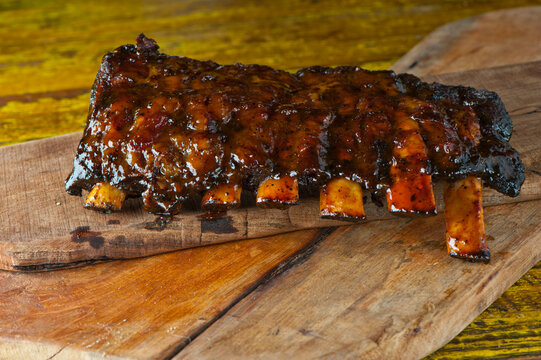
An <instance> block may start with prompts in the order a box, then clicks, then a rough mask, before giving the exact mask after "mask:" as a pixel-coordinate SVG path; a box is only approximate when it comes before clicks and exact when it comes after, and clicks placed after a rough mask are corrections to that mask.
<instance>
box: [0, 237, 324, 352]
mask: <svg viewBox="0 0 541 360" xmlns="http://www.w3.org/2000/svg"><path fill="white" fill-rule="evenodd" d="M322 235H323V233H320V232H319V231H318V230H312V231H307V232H303V233H301V234H299V233H296V234H288V235H282V236H280V237H269V238H266V239H263V240H261V241H260V242H255V241H251V242H250V241H244V242H238V243H237V244H231V245H230V246H227V247H224V246H222V245H216V246H212V247H205V248H199V249H193V250H186V251H182V252H175V253H170V254H165V255H159V256H154V257H148V258H145V259H141V260H137V261H115V262H108V263H104V264H100V265H95V266H87V267H85V268H82V269H77V270H59V271H53V272H41V273H30V274H21V273H13V272H6V271H3V272H0V314H1V315H0V344H1V345H0V359H39V358H41V359H48V358H49V357H51V356H52V355H54V354H55V353H57V352H59V351H61V353H62V356H57V358H65V359H81V358H83V359H86V358H91V357H92V356H94V357H100V358H101V356H106V357H112V356H119V357H121V358H122V359H151V358H152V359H162V358H164V357H166V356H168V355H172V354H175V353H176V351H177V348H178V347H179V346H180V345H182V344H183V343H185V342H188V341H189V339H190V338H191V337H193V336H194V335H196V334H197V333H199V332H200V331H202V330H204V328H205V327H206V326H208V325H209V324H210V323H211V322H212V321H213V320H214V319H215V318H216V317H217V316H219V314H220V313H221V312H223V311H226V310H227V309H228V307H230V306H231V305H232V304H234V303H235V301H237V300H238V299H239V298H242V297H243V296H245V295H246V294H248V293H249V292H250V290H251V289H253V288H254V287H255V286H256V285H257V284H258V283H259V282H260V281H261V280H264V279H265V276H270V275H271V274H272V272H273V271H274V272H279V271H280V268H281V267H282V268H283V267H287V266H288V265H287V263H288V261H293V259H295V254H297V253H299V252H300V251H302V250H303V249H306V247H307V246H310V245H311V244H313V242H314V241H315V242H317V238H318V236H322ZM261 242H264V243H265V247H266V248H267V249H268V250H270V251H268V252H265V251H262V250H261V248H262V247H261ZM179 279H182V281H179ZM30 344H33V345H30ZM29 345H30V347H29ZM36 351H39V353H36ZM38 355H39V356H38Z"/></svg>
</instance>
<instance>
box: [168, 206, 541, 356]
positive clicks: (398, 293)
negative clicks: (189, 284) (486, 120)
mask: <svg viewBox="0 0 541 360" xmlns="http://www.w3.org/2000/svg"><path fill="white" fill-rule="evenodd" d="M540 207H541V201H530V202H524V203H520V204H508V205H502V206H497V207H492V208H489V209H487V211H486V219H487V233H488V234H492V236H494V240H492V241H490V247H491V249H492V252H493V254H494V257H493V260H492V261H491V263H490V264H489V265H481V264H472V263H468V262H463V261H461V262H456V261H454V259H450V258H448V257H447V254H446V251H445V249H444V248H443V247H442V242H441V236H440V231H439V229H441V228H442V227H444V221H443V216H442V215H441V214H440V215H438V216H437V217H435V218H426V219H419V220H414V221H411V220H406V219H400V220H393V221H386V222H382V223H371V224H366V225H363V229H362V231H359V227H356V226H352V227H343V228H340V229H339V230H338V231H336V232H335V233H333V234H332V235H331V236H330V237H329V238H328V239H326V240H325V241H324V242H322V243H321V245H320V246H319V247H318V250H317V251H316V252H315V253H314V255H312V257H310V258H309V259H308V260H307V261H306V262H304V263H303V264H301V265H299V266H298V267H297V268H296V269H295V271H289V272H287V273H284V274H283V275H281V276H279V277H278V278H275V279H274V280H273V281H272V282H271V283H270V284H268V286H263V287H260V288H259V289H257V290H256V291H255V292H254V293H253V294H252V295H251V296H249V297H247V298H245V299H243V300H242V301H241V302H240V303H239V304H237V305H236V306H234V307H233V308H232V309H231V310H230V311H229V312H228V313H227V314H225V315H224V316H223V317H222V318H221V319H220V320H218V321H217V322H216V323H214V324H213V325H212V326H211V327H210V328H209V329H207V331H205V332H204V333H203V334H201V335H200V336H199V337H197V338H196V339H195V340H194V341H193V342H192V343H190V344H189V345H188V346H187V347H186V348H185V349H184V350H183V351H181V352H180V354H179V355H178V356H177V357H176V358H175V359H192V358H196V359H216V358H224V357H227V358H229V359H233V358H252V357H259V358H286V357H289V358H320V357H324V358H340V359H342V358H349V359H354V358H362V359H416V358H419V357H421V356H424V355H427V354H428V353H430V352H432V351H433V350H435V349H437V348H439V347H440V346H442V345H444V344H445V343H446V342H448V341H449V340H451V339H452V338H453V337H454V336H455V335H456V334H457V333H458V332H459V331H460V330H462V328H463V327H464V326H465V325H467V324H468V323H470V322H471V321H472V320H473V319H474V318H475V317H476V316H477V315H478V314H479V313H480V312H481V311H483V310H484V309H485V308H486V307H487V306H488V305H489V304H490V303H491V302H492V301H494V300H495V299H496V297H498V296H499V295H500V294H501V293H502V292H503V291H504V290H505V289H506V288H507V287H508V286H510V285H511V284H512V283H513V282H515V281H516V279H518V278H519V277H520V276H521V275H522V274H523V273H524V272H525V271H527V270H528V269H529V268H530V267H532V266H533V265H534V264H535V263H536V262H537V261H538V260H539V259H541V249H540V248H539V246H538V242H539V241H540V240H541V222H540V221H539V218H538V214H539V209H540ZM291 294H295V295H294V298H295V301H291V297H292V295H291Z"/></svg>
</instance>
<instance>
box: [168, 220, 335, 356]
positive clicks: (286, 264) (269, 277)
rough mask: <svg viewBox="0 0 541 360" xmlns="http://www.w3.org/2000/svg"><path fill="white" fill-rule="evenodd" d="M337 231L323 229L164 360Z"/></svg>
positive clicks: (174, 349)
mask: <svg viewBox="0 0 541 360" xmlns="http://www.w3.org/2000/svg"><path fill="white" fill-rule="evenodd" d="M336 229H338V226H334V227H329V228H322V229H321V230H320V231H319V232H318V233H317V235H316V236H315V237H314V239H313V240H312V241H311V242H310V243H309V244H308V245H306V246H305V247H303V248H302V249H300V250H299V251H297V252H296V253H294V254H293V255H291V256H290V257H289V258H287V259H286V260H285V261H284V262H282V263H280V264H278V265H276V266H275V267H274V268H272V269H271V270H269V271H268V272H267V273H266V274H264V275H263V276H262V277H261V278H260V279H259V280H257V281H256V282H255V283H254V284H253V285H252V286H250V287H249V288H248V289H246V291H244V292H243V293H242V294H241V295H239V296H238V297H237V298H236V299H235V300H233V301H232V302H231V303H230V304H229V305H228V306H226V307H225V308H224V309H223V310H222V311H220V313H218V314H217V315H216V316H215V317H214V318H213V319H211V320H210V321H209V322H208V323H206V324H204V325H203V326H201V327H200V328H199V329H197V330H195V332H194V333H193V334H192V335H190V336H189V337H188V338H187V339H185V340H183V341H182V342H181V343H180V344H178V345H177V346H176V347H175V348H173V349H172V350H171V352H170V353H169V354H161V356H162V358H163V359H164V360H171V359H172V358H173V357H175V356H176V355H178V354H179V353H180V352H181V351H182V350H183V349H184V348H185V347H186V346H187V345H188V344H189V343H190V342H192V341H193V340H195V339H196V338H197V337H198V336H199V335H201V334H202V333H203V332H204V331H205V330H207V329H208V328H209V327H210V326H211V325H212V324H214V323H215V322H216V321H218V320H219V319H221V318H222V317H223V316H224V315H225V314H227V312H229V310H231V308H233V307H234V306H235V305H237V304H238V303H239V302H240V301H241V300H243V299H244V298H245V297H247V296H248V295H250V294H251V293H252V292H254V291H255V290H257V289H258V288H260V287H263V286H265V285H266V284H267V283H269V282H270V281H272V280H273V279H275V278H276V277H277V276H279V275H281V274H282V273H284V272H285V271H287V270H289V269H291V268H293V267H294V266H297V265H300V264H302V263H303V262H304V261H306V260H307V259H308V258H310V256H311V255H312V254H313V253H314V251H315V249H316V248H317V247H318V245H319V244H320V243H321V242H322V241H324V240H325V239H327V238H328V237H329V236H330V235H331V234H332V233H333V232H334V231H335V230H336Z"/></svg>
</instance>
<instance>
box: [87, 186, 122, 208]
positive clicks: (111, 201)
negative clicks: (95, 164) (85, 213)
mask: <svg viewBox="0 0 541 360" xmlns="http://www.w3.org/2000/svg"><path fill="white" fill-rule="evenodd" d="M125 199H126V192H125V191H124V190H121V189H119V188H117V187H115V186H113V185H111V184H108V183H97V184H96V185H94V187H93V188H92V191H90V193H89V194H88V197H87V198H86V200H85V203H84V206H85V207H86V208H88V209H92V210H97V211H101V212H111V211H120V210H121V209H122V204H124V200H125Z"/></svg>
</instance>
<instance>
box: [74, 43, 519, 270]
mask: <svg viewBox="0 0 541 360" xmlns="http://www.w3.org/2000/svg"><path fill="white" fill-rule="evenodd" d="M511 131H512V123H511V120H510V118H509V116H508V114H507V112H506V110H505V108H504V105H503V103H502V101H501V100H500V98H499V97H498V95H497V94H496V93H493V92H490V91H486V90H476V89H473V88H469V87H463V86H446V85H442V84H437V83H433V84H428V83H425V82H422V81H421V80H419V79H418V78H417V77H415V76H413V75H408V74H395V73H393V72H391V71H366V70H363V69H361V68H359V67H356V66H341V67H336V68H329V67H321V66H313V67H308V68H304V69H301V70H299V71H298V72H297V73H295V74H291V73H288V72H285V71H279V70H274V69H272V68H270V67H267V66H261V65H242V64H234V65H218V64H216V63H214V62H212V61H198V60H193V59H190V58H186V57H177V56H168V55H165V54H162V53H160V52H159V51H158V45H157V44H156V42H155V41H154V40H152V39H149V38H147V37H145V36H144V35H143V34H141V35H139V37H138V38H137V45H124V46H121V47H119V48H118V49H116V50H115V51H113V52H111V53H109V54H107V55H105V57H104V58H103V61H102V63H101V67H100V70H99V72H98V74H97V76H96V80H95V83H94V86H93V89H92V92H91V102H90V109H89V115H88V121H87V124H86V128H85V130H84V135H83V138H82V140H81V142H80V144H79V146H78V149H77V153H76V156H75V160H74V167H73V171H72V173H71V174H70V175H69V177H68V179H67V180H66V190H67V192H68V193H70V194H72V195H81V194H82V192H81V191H82V190H83V189H85V190H88V191H90V193H89V195H88V197H87V199H86V201H85V206H86V207H88V208H91V209H95V210H100V211H105V212H108V211H114V210H120V209H121V208H122V204H123V202H124V200H125V199H126V198H127V197H142V199H143V204H144V208H145V209H146V210H147V211H149V212H151V213H155V214H176V213H178V212H179V211H180V210H181V207H182V204H183V203H186V201H187V200H190V201H194V199H197V200H199V199H200V201H201V209H202V210H203V211H210V212H223V211H227V210H229V209H232V208H235V207H238V206H239V205H241V202H245V199H248V198H249V197H246V194H253V195H252V196H254V195H255V202H256V204H257V206H260V207H274V208H286V207H288V206H291V205H295V204H297V203H298V202H299V194H300V195H302V196H310V195H317V194H319V196H320V210H321V216H323V217H328V218H338V219H349V220H360V219H364V218H365V213H364V209H363V202H364V201H365V200H366V197H365V196H363V193H366V194H370V195H371V199H372V200H373V201H374V202H376V203H377V204H380V205H383V204H384V202H385V201H386V203H387V207H388V210H389V211H390V212H391V213H395V214H403V215H408V214H424V215H432V214H435V213H436V202H435V196H434V191H433V188H432V183H433V181H438V180H441V181H445V182H446V184H447V185H446V188H445V191H444V202H445V220H446V224H447V225H446V228H447V229H446V231H447V235H446V236H447V247H448V251H449V253H450V255H452V256H455V257H460V258H465V259H469V260H471V261H485V262H486V261H488V260H489V257H490V254H489V250H488V248H487V245H486V239H485V226H484V221H483V207H482V198H481V186H482V184H481V181H483V182H484V183H485V185H487V186H489V187H491V188H494V189H496V190H497V191H499V192H501V193H503V194H506V195H508V196H516V195H518V194H519V191H520V187H521V185H522V183H523V181H524V167H523V165H522V162H521V160H520V157H519V154H518V153H517V152H516V151H515V150H514V149H513V148H512V147H511V146H510V145H509V143H508V141H509V138H510V137H511ZM241 193H242V194H243V196H242V197H241ZM241 199H242V201H241Z"/></svg>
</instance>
